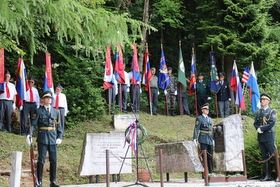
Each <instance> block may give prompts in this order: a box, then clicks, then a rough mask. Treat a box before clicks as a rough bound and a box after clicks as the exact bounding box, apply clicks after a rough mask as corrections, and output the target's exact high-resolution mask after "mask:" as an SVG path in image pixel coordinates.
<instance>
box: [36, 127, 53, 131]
mask: <svg viewBox="0 0 280 187" xmlns="http://www.w3.org/2000/svg"><path fill="white" fill-rule="evenodd" d="M39 130H48V131H51V130H53V131H54V130H55V127H40V128H39Z"/></svg>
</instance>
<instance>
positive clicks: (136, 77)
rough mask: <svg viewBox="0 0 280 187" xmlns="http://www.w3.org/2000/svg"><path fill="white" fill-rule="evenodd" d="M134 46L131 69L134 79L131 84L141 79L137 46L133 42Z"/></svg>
mask: <svg viewBox="0 0 280 187" xmlns="http://www.w3.org/2000/svg"><path fill="white" fill-rule="evenodd" d="M132 48H133V56H132V64H131V69H132V81H131V84H132V85H135V84H137V82H139V81H140V79H141V77H140V72H139V66H138V56H137V55H138V54H137V48H136V44H132Z"/></svg>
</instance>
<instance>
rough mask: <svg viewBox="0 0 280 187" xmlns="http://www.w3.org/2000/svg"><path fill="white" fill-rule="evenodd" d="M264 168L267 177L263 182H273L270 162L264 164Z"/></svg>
mask: <svg viewBox="0 0 280 187" xmlns="http://www.w3.org/2000/svg"><path fill="white" fill-rule="evenodd" d="M264 167H265V177H264V179H262V180H261V181H262V182H263V181H271V165H270V162H269V161H267V162H265V163H264Z"/></svg>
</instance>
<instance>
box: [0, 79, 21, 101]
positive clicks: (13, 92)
mask: <svg viewBox="0 0 280 187" xmlns="http://www.w3.org/2000/svg"><path fill="white" fill-rule="evenodd" d="M6 84H8V87H9V91H10V97H9V98H7V94H6ZM15 95H17V91H16V87H15V85H14V84H13V83H10V82H8V83H7V82H4V93H2V94H0V100H1V99H3V100H10V101H13V100H14V96H15Z"/></svg>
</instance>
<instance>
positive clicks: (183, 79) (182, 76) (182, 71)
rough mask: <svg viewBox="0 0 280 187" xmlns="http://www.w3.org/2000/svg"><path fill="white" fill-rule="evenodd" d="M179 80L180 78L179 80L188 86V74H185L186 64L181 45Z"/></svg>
mask: <svg viewBox="0 0 280 187" xmlns="http://www.w3.org/2000/svg"><path fill="white" fill-rule="evenodd" d="M177 80H178V82H180V83H182V84H183V85H185V86H187V82H186V74H185V65H184V61H183V55H182V49H181V46H180V47H179V63H178V79H177Z"/></svg>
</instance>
